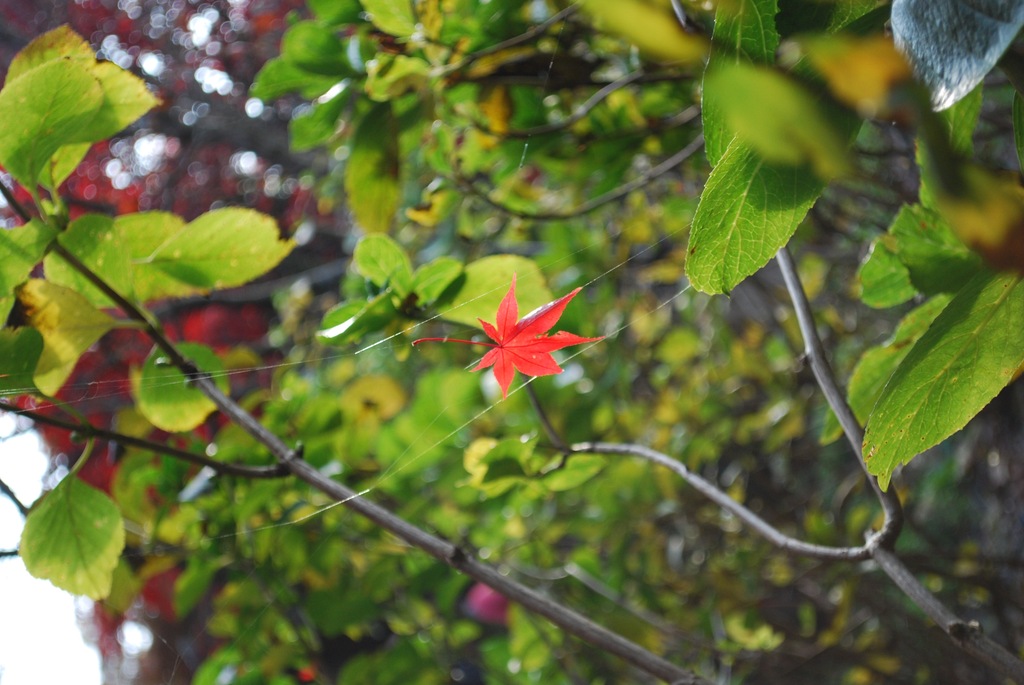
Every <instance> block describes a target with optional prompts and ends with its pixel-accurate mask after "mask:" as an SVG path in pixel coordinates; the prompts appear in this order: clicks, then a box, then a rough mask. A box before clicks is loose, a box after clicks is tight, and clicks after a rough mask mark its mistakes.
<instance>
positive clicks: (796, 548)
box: [572, 442, 871, 561]
mask: <svg viewBox="0 0 1024 685" xmlns="http://www.w3.org/2000/svg"><path fill="white" fill-rule="evenodd" d="M572 449H573V452H589V453H591V454H621V455H625V456H629V457H639V458H640V459H645V460H647V461H649V462H651V463H653V464H657V465H659V466H664V467H665V468H667V469H669V470H671V471H673V472H674V473H675V474H676V475H678V476H679V477H680V478H682V479H683V480H684V481H686V482H687V484H689V485H690V486H691V487H692V488H693V489H695V490H697V492H699V493H701V494H702V495H704V496H705V497H707V498H708V499H709V500H711V501H712V502H714V503H715V504H717V505H718V506H719V507H721V508H722V509H724V510H726V511H728V512H729V513H730V514H732V515H733V516H735V517H736V518H738V519H739V520H741V521H743V522H744V523H746V524H747V525H748V526H750V528H751V529H752V530H753V531H754V532H755V533H757V534H758V535H760V536H761V537H763V538H764V539H766V540H767V541H768V542H770V543H771V544H773V545H775V546H776V547H778V548H779V549H781V550H782V551H784V552H788V553H790V554H794V555H797V556H805V557H811V558H814V559H826V560H831V561H858V560H861V559H867V558H868V557H870V556H871V552H870V550H869V548H868V547H867V546H866V545H865V546H861V547H829V546H825V545H815V544H812V543H809V542H804V541H803V540H799V539H797V538H794V537H791V536H789V535H786V534H785V533H783V532H782V531H780V530H779V529H778V528H776V527H775V526H773V525H772V524H770V523H768V522H767V521H765V520H764V519H763V518H761V517H760V516H758V515H757V514H755V513H754V512H752V511H751V510H750V509H748V508H747V507H745V506H744V505H743V504H741V503H739V502H737V501H736V500H734V499H733V498H732V497H730V496H729V495H728V494H727V493H725V492H724V491H723V490H721V489H720V488H719V487H718V486H716V485H715V484H713V483H711V482H710V481H708V480H706V479H704V478H702V477H701V476H699V475H697V474H696V473H694V472H692V471H690V470H689V469H688V468H686V465H685V464H683V463H682V462H680V461H677V460H675V459H673V458H672V457H670V456H668V455H667V454H663V453H662V452H658V451H657V450H654V449H651V448H650V447H645V446H643V445H635V444H629V443H610V442H581V443H577V444H575V445H573V446H572Z"/></svg>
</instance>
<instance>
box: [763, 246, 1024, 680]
mask: <svg viewBox="0 0 1024 685" xmlns="http://www.w3.org/2000/svg"><path fill="white" fill-rule="evenodd" d="M776 259H777V261H778V263H779V268H780V269H781V270H782V277H783V280H785V282H786V289H787V290H788V291H789V295H790V297H791V298H792V300H793V307H794V309H795V310H796V316H797V322H798V323H799V325H800V332H801V333H802V334H803V338H804V345H805V351H806V354H807V357H808V359H809V360H810V362H811V369H812V371H813V372H814V377H815V379H816V380H817V381H818V385H819V386H820V387H821V390H822V392H823V393H824V394H825V399H826V400H827V401H828V403H829V406H831V407H832V411H834V412H835V414H836V417H837V418H838V419H839V423H840V425H841V426H842V427H843V432H844V433H845V434H846V438H847V440H849V442H850V445H851V446H852V447H853V451H854V453H855V454H856V455H857V460H858V462H859V463H860V465H861V468H863V469H864V472H865V473H866V474H867V476H868V480H869V482H870V483H871V486H872V488H873V489H874V491H875V494H876V495H877V496H878V499H879V501H880V502H881V504H882V508H883V511H884V513H885V522H884V523H883V524H882V529H881V530H880V531H879V532H878V533H877V534H875V535H873V536H871V538H870V539H869V540H868V543H867V548H868V549H869V550H870V553H871V557H872V558H873V559H874V560H875V562H876V563H877V564H878V565H879V567H881V569H882V570H883V571H884V572H885V573H886V575H888V576H889V578H891V579H892V581H893V582H894V583H895V584H896V585H897V587H899V588H900V589H901V590H902V591H903V593H904V594H906V595H907V597H909V598H910V600H911V601H913V602H914V604H916V605H917V606H918V607H920V608H921V610H922V611H924V613H925V614H927V615H928V617H929V618H931V619H932V620H933V621H935V623H936V624H938V626H939V627H940V628H942V630H943V631H944V632H945V633H946V634H947V635H949V636H950V638H952V640H953V642H954V643H956V645H957V646H958V647H960V648H961V649H963V650H964V651H965V652H967V653H968V654H970V655H971V656H973V657H975V658H977V659H978V660H979V661H981V662H983V663H984V664H986V665H988V666H989V667H990V668H992V669H994V670H996V671H998V672H999V673H1001V674H1003V675H1004V676H1006V677H1008V678H1011V679H1013V680H1015V681H1016V682H1019V683H1024V661H1021V660H1020V659H1018V658H1017V657H1015V656H1014V655H1013V654H1011V653H1010V652H1009V651H1007V650H1006V649H1005V648H1003V647H1002V646H1001V645H999V644H998V643H996V642H994V641H992V640H991V639H989V638H988V637H986V636H985V635H984V634H983V633H982V632H981V628H980V626H978V624H977V623H974V622H967V621H964V620H963V619H961V618H960V617H959V616H957V615H956V614H954V613H953V612H952V610H950V609H949V608H947V607H946V606H945V605H944V604H943V603H942V602H940V601H939V599H938V598H937V597H936V596H935V595H933V594H932V593H931V592H929V591H928V590H927V588H925V587H924V585H922V584H921V583H920V582H919V581H918V580H917V578H915V577H914V574H912V573H911V572H910V570H909V569H908V568H907V567H906V565H905V564H904V563H903V562H902V561H900V560H899V558H898V557H896V555H895V554H893V553H892V552H891V551H890V550H891V548H892V547H893V545H894V544H895V542H896V538H897V537H898V536H899V534H900V530H901V528H902V526H903V508H902V506H901V505H900V501H899V498H898V497H897V496H896V494H895V493H894V492H893V491H892V490H889V491H883V490H882V489H881V488H880V487H879V486H878V481H877V480H876V479H875V477H874V476H872V475H871V474H870V473H868V471H867V467H866V466H865V464H864V457H863V451H862V445H863V442H864V432H863V430H862V429H861V427H860V423H859V422H858V421H857V418H856V416H854V414H853V411H852V410H851V409H850V405H849V404H847V402H846V399H845V397H844V395H843V393H842V391H841V390H840V389H839V385H838V383H836V380H835V375H834V374H833V372H832V368H831V367H830V366H829V363H828V359H827V357H826V355H825V348H824V346H823V345H822V343H821V338H819V337H818V333H817V330H816V329H815V327H814V317H813V315H812V313H811V307H810V303H809V302H808V301H807V295H806V293H805V292H804V289H803V286H802V285H801V283H800V277H799V275H798V274H797V271H796V267H795V266H794V264H793V258H792V257H791V256H790V254H789V251H788V250H787V249H786V248H785V247H783V248H782V249H781V250H779V253H778V255H776Z"/></svg>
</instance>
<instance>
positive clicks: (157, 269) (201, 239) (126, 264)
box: [44, 207, 294, 307]
mask: <svg viewBox="0 0 1024 685" xmlns="http://www.w3.org/2000/svg"><path fill="white" fill-rule="evenodd" d="M60 241H61V244H62V245H63V246H64V247H65V248H67V249H68V250H69V251H70V252H71V253H73V254H74V255H75V256H76V257H78V258H79V259H80V260H81V261H82V262H83V263H84V264H85V265H86V266H88V267H89V268H91V269H93V270H94V271H96V272H98V273H100V274H103V275H104V278H106V279H107V282H108V285H110V286H111V287H112V288H113V289H114V290H115V291H117V293H118V294H120V295H122V296H123V297H126V298H128V299H135V300H138V301H140V302H145V301H148V300H154V299H158V298H162V297H181V296H185V295H193V294H196V293H205V292H208V291H210V290H212V289H214V288H230V287H234V286H238V285H242V284H244V283H247V282H248V281H251V280H252V279H254V278H256V277H258V276H261V275H263V274H264V273H266V272H267V271H269V270H270V269H272V268H274V267H275V266H277V264H278V263H280V261H281V260H282V259H284V257H285V256H286V255H287V254H288V253H289V252H291V250H292V248H293V247H294V243H293V242H292V241H291V240H282V239H281V238H280V235H279V233H278V230H277V224H276V222H275V221H274V220H273V219H272V218H270V217H269V216H267V215H265V214H261V213H259V212H255V211H253V210H250V209H242V208H233V207H232V208H224V209H216V210H214V211H212V212H207V213H206V214H203V215H202V216H200V217H199V218H197V219H196V220H195V221H193V222H191V223H189V224H186V223H185V222H184V221H182V219H181V218H180V217H178V216H176V215H174V214H170V213H167V212H143V213H139V214H125V215H123V216H119V217H117V218H116V219H114V220H113V221H111V220H110V219H108V218H107V217H102V216H98V215H86V216H83V217H81V218H80V219H78V220H76V221H74V222H72V223H71V225H70V226H69V227H68V230H67V232H65V233H63V234H61V236H60ZM44 265H45V267H46V273H47V275H48V276H49V277H50V278H51V279H53V280H54V281H55V282H59V283H61V284H62V285H66V286H68V287H70V288H74V289H75V290H78V291H79V292H81V293H82V294H83V295H84V296H85V297H86V298H87V299H88V300H89V301H90V302H93V303H94V304H96V305H97V306H107V307H109V306H111V305H112V304H113V303H111V302H110V301H109V300H108V299H107V298H106V296H105V295H103V294H102V293H101V292H100V291H99V290H97V289H96V288H94V287H93V286H92V285H91V284H88V283H86V281H85V280H84V279H83V278H82V277H81V276H80V275H78V273H77V272H76V271H75V270H74V269H73V268H72V267H70V266H69V265H68V264H66V263H65V262H64V260H63V259H62V258H61V257H60V256H59V255H49V256H48V257H47V258H46V260H45V262H44Z"/></svg>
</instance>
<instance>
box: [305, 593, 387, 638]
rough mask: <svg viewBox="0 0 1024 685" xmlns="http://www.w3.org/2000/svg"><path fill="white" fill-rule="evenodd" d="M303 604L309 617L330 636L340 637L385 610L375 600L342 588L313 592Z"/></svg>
mask: <svg viewBox="0 0 1024 685" xmlns="http://www.w3.org/2000/svg"><path fill="white" fill-rule="evenodd" d="M303 604H304V605H305V607H306V611H307V612H309V617H310V618H311V619H313V622H314V623H315V624H316V626H317V627H318V628H319V629H320V631H321V632H322V633H323V634H324V635H327V636H328V637H330V636H334V635H340V634H341V633H343V632H344V631H345V629H346V628H348V627H349V626H355V625H360V624H363V623H366V622H368V621H370V620H372V619H374V618H376V617H378V616H380V614H381V611H382V607H381V605H380V603H379V602H376V601H374V600H373V598H372V597H370V596H368V595H366V594H362V593H359V592H353V591H351V590H350V591H349V592H348V593H345V592H343V591H342V590H341V589H339V588H329V589H326V590H314V591H313V592H310V593H309V596H308V597H306V598H305V600H304V601H303Z"/></svg>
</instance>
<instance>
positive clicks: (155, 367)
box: [134, 343, 228, 433]
mask: <svg viewBox="0 0 1024 685" xmlns="http://www.w3.org/2000/svg"><path fill="white" fill-rule="evenodd" d="M178 350H179V351H180V352H181V353H182V354H183V355H185V357H186V358H187V359H189V360H191V361H192V362H193V363H195V365H196V366H197V367H198V368H199V369H201V370H202V371H205V372H207V373H210V374H213V377H214V382H215V383H216V384H217V387H218V388H220V389H221V390H222V391H223V392H225V393H226V392H228V383H227V377H226V376H225V375H224V373H223V372H224V365H223V364H222V363H221V361H220V358H219V357H218V356H217V355H216V353H214V351H213V350H211V349H210V348H209V347H206V346H205V345H200V344H198V343H180V344H179V345H178ZM134 386H135V387H134V390H135V400H136V402H137V404H138V408H139V412H140V413H141V414H142V415H143V416H145V417H146V418H147V419H148V420H149V422H150V423H152V424H153V425H154V426H156V427H157V428H159V429H160V430H165V431H167V432H168V433H182V432H185V431H190V430H192V429H193V428H195V427H196V426H198V425H200V424H201V423H202V422H203V421H205V420H206V417H207V416H209V415H210V414H212V413H213V412H214V410H216V409H217V405H215V404H214V403H213V401H212V400H210V399H209V398H208V397H207V396H206V395H204V394H203V392H202V391H201V390H199V389H198V388H195V387H193V386H192V385H191V384H190V383H189V381H188V379H187V378H186V377H185V374H184V373H182V372H181V371H180V370H179V369H178V368H177V367H176V366H174V365H173V364H171V362H170V360H169V359H167V357H166V356H165V355H164V353H163V352H161V351H160V350H159V349H157V348H154V349H153V351H152V352H150V353H149V356H148V357H147V358H146V362H145V363H144V364H143V365H142V372H141V373H140V374H139V376H138V378H137V379H135V382H134Z"/></svg>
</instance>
